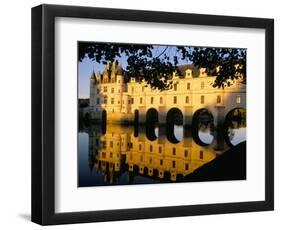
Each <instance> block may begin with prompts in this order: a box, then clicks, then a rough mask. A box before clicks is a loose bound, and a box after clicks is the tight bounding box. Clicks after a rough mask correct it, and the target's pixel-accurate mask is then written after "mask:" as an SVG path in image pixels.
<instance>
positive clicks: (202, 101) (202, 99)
mask: <svg viewBox="0 0 281 230" xmlns="http://www.w3.org/2000/svg"><path fill="white" fill-rule="evenodd" d="M204 103H205V97H204V96H201V104H204Z"/></svg>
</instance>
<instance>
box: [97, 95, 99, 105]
mask: <svg viewBox="0 0 281 230" xmlns="http://www.w3.org/2000/svg"><path fill="white" fill-rule="evenodd" d="M99 103H100V98H99V97H98V98H97V105H98V104H99Z"/></svg>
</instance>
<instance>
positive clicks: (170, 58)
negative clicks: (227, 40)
mask: <svg viewBox="0 0 281 230" xmlns="http://www.w3.org/2000/svg"><path fill="white" fill-rule="evenodd" d="M171 47H172V46H166V47H165V48H164V50H163V51H162V52H161V53H160V54H157V56H156V55H153V49H154V48H155V47H154V46H152V45H137V44H117V43H87V42H82V43H79V53H78V58H79V61H80V62H81V61H82V60H83V59H84V58H85V57H88V58H90V59H91V60H92V61H96V62H98V63H102V64H107V63H108V62H112V61H114V60H116V58H118V57H119V58H120V57H121V56H122V55H123V56H124V55H125V56H126V57H127V63H128V66H127V68H126V73H127V76H129V77H134V78H135V79H136V81H138V82H141V81H143V80H144V81H145V82H147V84H149V85H150V86H151V87H152V88H154V89H155V88H157V89H160V90H164V89H168V88H170V87H171V81H170V78H171V76H172V74H173V73H174V72H176V73H177V74H179V69H178V63H179V59H181V60H185V61H186V62H189V63H190V62H191V63H193V64H194V65H195V66H196V67H204V68H206V71H207V73H208V74H209V75H213V76H217V77H216V80H215V82H214V84H213V86H214V87H218V88H220V87H222V88H224V87H226V86H230V85H231V82H232V80H234V79H237V78H238V77H240V78H241V79H242V82H243V83H246V50H245V49H234V48H200V47H186V46H176V47H173V51H174V52H173V54H171V52H167V51H168V50H169V49H171ZM238 66H239V67H238ZM217 67H219V68H217Z"/></svg>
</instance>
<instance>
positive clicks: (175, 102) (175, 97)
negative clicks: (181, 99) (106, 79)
mask: <svg viewBox="0 0 281 230" xmlns="http://www.w3.org/2000/svg"><path fill="white" fill-rule="evenodd" d="M174 104H177V96H174Z"/></svg>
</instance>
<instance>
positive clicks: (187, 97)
mask: <svg viewBox="0 0 281 230" xmlns="http://www.w3.org/2000/svg"><path fill="white" fill-rule="evenodd" d="M185 103H186V104H189V96H186V97H185Z"/></svg>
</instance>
